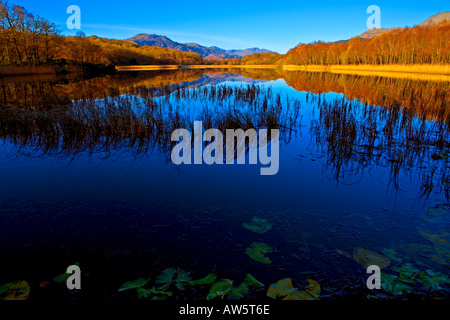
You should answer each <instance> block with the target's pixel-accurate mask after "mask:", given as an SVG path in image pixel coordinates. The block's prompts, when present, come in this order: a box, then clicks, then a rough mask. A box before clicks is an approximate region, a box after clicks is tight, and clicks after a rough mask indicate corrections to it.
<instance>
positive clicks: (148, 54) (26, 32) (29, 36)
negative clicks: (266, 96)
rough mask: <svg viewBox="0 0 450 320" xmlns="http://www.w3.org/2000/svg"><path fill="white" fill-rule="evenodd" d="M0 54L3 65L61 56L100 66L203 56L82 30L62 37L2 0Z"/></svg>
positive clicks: (171, 61) (173, 61)
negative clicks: (105, 37)
mask: <svg viewBox="0 0 450 320" xmlns="http://www.w3.org/2000/svg"><path fill="white" fill-rule="evenodd" d="M0 53H1V55H0V65H3V66H11V65H18V66H24V65H45V64H52V63H53V62H55V61H58V60H59V61H60V60H62V59H64V60H67V61H72V62H78V63H94V64H103V65H109V64H112V65H129V64H156V65H160V64H173V65H184V64H186V65H189V64H203V58H202V57H201V56H200V55H199V54H197V53H192V52H180V51H176V50H168V49H165V48H159V47H148V46H139V45H137V44H133V43H129V42H125V41H120V40H109V39H102V38H99V37H95V36H93V37H86V36H85V35H84V34H83V33H82V32H79V33H78V34H77V36H74V37H64V36H61V32H60V30H58V28H57V27H56V25H55V24H54V23H52V22H50V21H48V20H46V19H44V18H42V17H39V16H37V15H34V14H32V13H30V12H28V11H27V10H26V9H25V8H23V7H21V6H10V5H8V4H7V2H5V1H3V0H0Z"/></svg>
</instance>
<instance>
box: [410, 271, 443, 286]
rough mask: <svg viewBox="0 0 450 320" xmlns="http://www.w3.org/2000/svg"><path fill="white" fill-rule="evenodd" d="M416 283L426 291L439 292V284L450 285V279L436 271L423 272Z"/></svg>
mask: <svg viewBox="0 0 450 320" xmlns="http://www.w3.org/2000/svg"><path fill="white" fill-rule="evenodd" d="M417 281H418V282H419V283H420V284H421V285H422V286H424V287H425V288H426V289H433V290H440V289H442V287H441V286H440V285H441V284H443V283H445V284H450V278H449V277H448V276H447V275H445V274H443V273H441V272H438V271H434V270H425V271H421V272H420V275H419V277H418V278H417Z"/></svg>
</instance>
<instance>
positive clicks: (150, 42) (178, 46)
mask: <svg viewBox="0 0 450 320" xmlns="http://www.w3.org/2000/svg"><path fill="white" fill-rule="evenodd" d="M125 41H128V42H133V43H136V44H138V45H141V46H153V47H162V48H167V49H173V50H178V51H183V52H196V53H199V54H200V55H201V56H202V57H203V58H206V59H222V58H242V57H244V56H247V55H250V54H254V53H263V52H272V51H270V50H265V49H259V48H249V49H245V50H225V49H222V48H219V47H205V46H201V45H199V44H197V43H179V42H175V41H172V40H171V39H169V38H167V37H165V36H160V35H156V34H145V33H141V34H138V35H136V36H134V37H132V38H129V39H125Z"/></svg>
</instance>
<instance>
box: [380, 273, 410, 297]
mask: <svg viewBox="0 0 450 320" xmlns="http://www.w3.org/2000/svg"><path fill="white" fill-rule="evenodd" d="M404 280H405V279H401V278H399V277H398V276H395V275H392V274H389V273H386V272H382V273H381V289H383V290H384V291H386V292H388V293H391V294H393V295H396V296H398V295H402V294H404V293H410V292H412V291H413V289H414V286H413V285H411V283H407V282H404Z"/></svg>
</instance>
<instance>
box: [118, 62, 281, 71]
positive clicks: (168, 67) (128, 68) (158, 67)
mask: <svg viewBox="0 0 450 320" xmlns="http://www.w3.org/2000/svg"><path fill="white" fill-rule="evenodd" d="M233 68H235V69H276V68H277V66H276V65H227V64H224V65H211V64H208V65H203V64H198V65H186V66H179V65H142V66H116V70H117V71H146V70H177V69H233Z"/></svg>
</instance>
